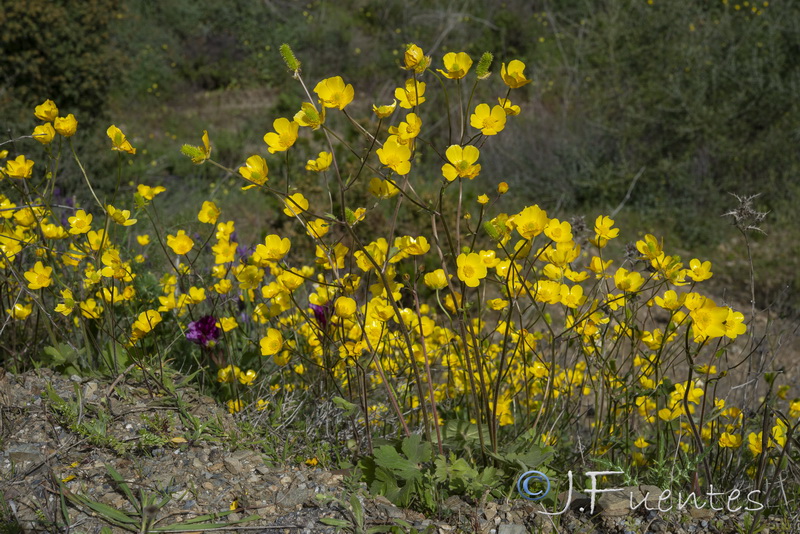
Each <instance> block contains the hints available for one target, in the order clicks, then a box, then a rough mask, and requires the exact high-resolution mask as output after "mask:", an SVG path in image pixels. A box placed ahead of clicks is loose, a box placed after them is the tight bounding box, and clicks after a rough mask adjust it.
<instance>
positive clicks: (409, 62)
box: [403, 44, 431, 73]
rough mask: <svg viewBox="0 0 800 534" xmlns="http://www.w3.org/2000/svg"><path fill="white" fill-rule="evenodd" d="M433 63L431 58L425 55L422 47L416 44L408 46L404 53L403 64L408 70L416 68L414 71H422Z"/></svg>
mask: <svg viewBox="0 0 800 534" xmlns="http://www.w3.org/2000/svg"><path fill="white" fill-rule="evenodd" d="M430 64H431V58H430V57H428V56H425V54H424V53H423V52H422V49H421V48H420V47H418V46H417V45H415V44H409V45H407V46H406V51H405V53H404V54H403V66H404V68H405V69H406V70H414V72H417V73H421V72H424V71H425V69H427V68H428V65H430Z"/></svg>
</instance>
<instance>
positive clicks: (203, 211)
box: [197, 200, 220, 224]
mask: <svg viewBox="0 0 800 534" xmlns="http://www.w3.org/2000/svg"><path fill="white" fill-rule="evenodd" d="M219 214H220V211H219V208H218V207H217V205H216V204H214V203H213V202H211V201H210V200H206V201H205V202H203V206H202V207H201V208H200V212H199V213H198V214H197V220H198V221H200V222H201V223H206V224H217V218H219Z"/></svg>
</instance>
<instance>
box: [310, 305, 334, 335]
mask: <svg viewBox="0 0 800 534" xmlns="http://www.w3.org/2000/svg"><path fill="white" fill-rule="evenodd" d="M309 306H311V311H313V312H314V319H316V320H317V324H318V325H319V327H320V329H322V330H325V329H326V328H327V327H328V315H329V313H328V307H327V306H320V305H319V304H309Z"/></svg>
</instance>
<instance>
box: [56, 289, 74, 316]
mask: <svg viewBox="0 0 800 534" xmlns="http://www.w3.org/2000/svg"><path fill="white" fill-rule="evenodd" d="M61 298H62V300H63V301H64V302H62V303H59V304H58V305H57V306H56V308H55V312H56V313H60V314H61V315H64V316H65V317H66V316H67V315H69V314H71V313H72V310H73V309H74V308H75V298H74V297H73V296H72V290H71V289H62V290H61Z"/></svg>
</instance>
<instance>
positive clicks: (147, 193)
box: [136, 184, 167, 200]
mask: <svg viewBox="0 0 800 534" xmlns="http://www.w3.org/2000/svg"><path fill="white" fill-rule="evenodd" d="M166 190H167V188H166V187H163V186H160V185H157V186H155V187H150V186H149V185H144V184H139V185H138V186H136V193H138V194H139V195H141V197H142V198H143V199H145V200H153V199H154V198H155V197H156V195H160V194H161V193H163V192H164V191H166Z"/></svg>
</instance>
